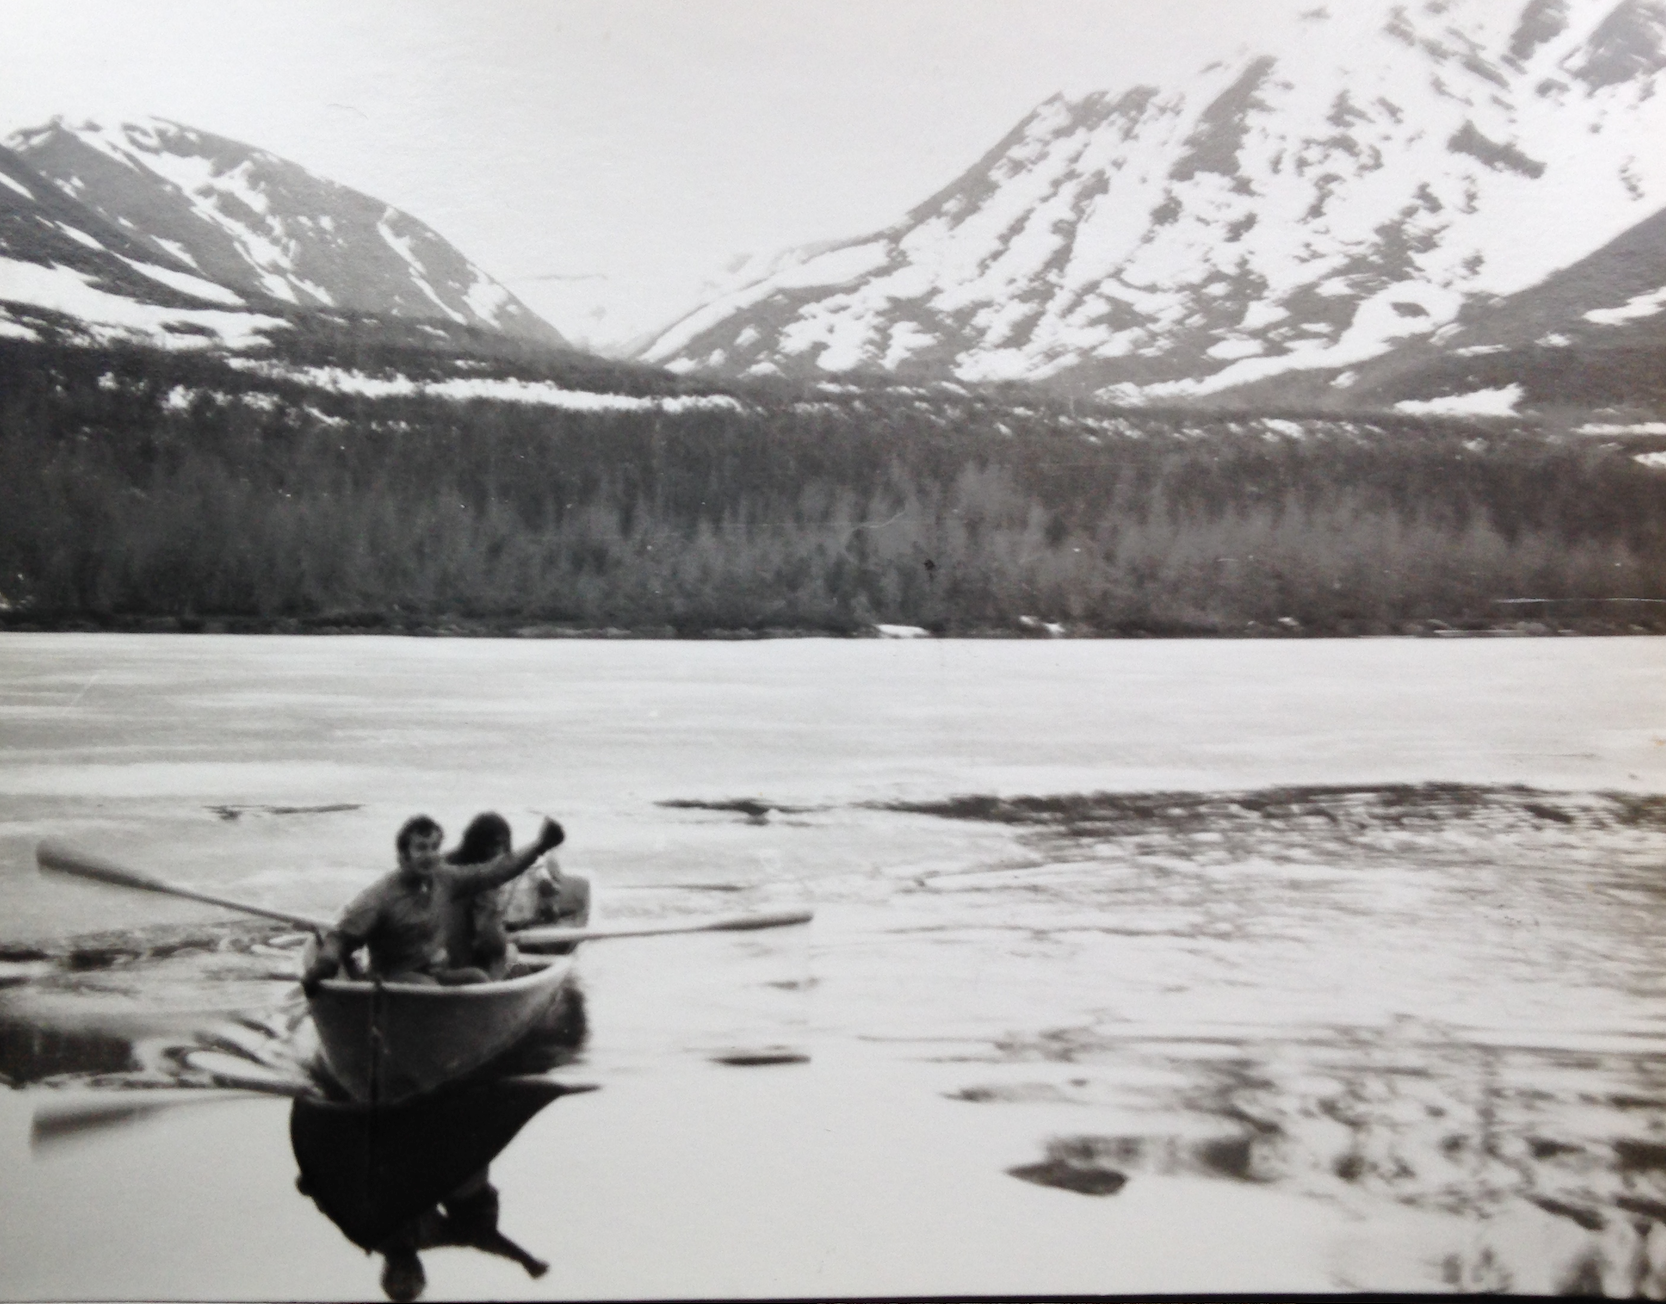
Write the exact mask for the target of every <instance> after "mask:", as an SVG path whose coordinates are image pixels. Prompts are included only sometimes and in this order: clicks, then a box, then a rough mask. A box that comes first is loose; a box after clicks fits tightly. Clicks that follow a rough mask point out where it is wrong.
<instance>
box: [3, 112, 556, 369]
mask: <svg viewBox="0 0 1666 1304" xmlns="http://www.w3.org/2000/svg"><path fill="white" fill-rule="evenodd" d="M6 144H7V146H8V147H9V148H10V149H11V150H12V151H13V152H14V153H15V154H16V155H17V157H18V158H19V159H21V160H22V161H23V162H24V163H25V164H27V165H28V166H29V167H30V168H31V169H33V171H34V172H35V173H36V174H37V175H39V176H41V177H44V178H45V179H46V180H47V181H48V182H49V183H50V184H51V185H52V187H53V188H54V189H55V190H56V191H57V192H58V193H59V194H61V195H62V196H64V197H65V198H68V199H71V200H73V201H75V202H77V203H79V204H80V205H82V206H83V207H84V208H86V209H87V210H89V211H90V212H92V213H94V214H96V215H97V216H98V217H99V218H101V219H103V220H104V221H105V222H106V223H107V224H108V225H109V226H111V227H114V228H116V229H119V230H121V231H122V232H123V233H124V234H125V235H126V236H127V237H128V238H129V239H130V240H132V241H134V242H136V243H137V244H139V245H140V246H142V247H143V248H144V249H145V250H146V256H147V257H148V258H149V259H150V260H151V261H152V262H155V263H159V264H162V263H165V264H167V265H171V266H175V267H178V268H180V269H181V270H183V271H186V272H188V273H190V274H192V275H195V276H197V277H200V278H203V279H205V280H208V281H211V282H214V283H217V284H219V285H221V286H224V287H226V288H227V289H230V290H232V291H234V292H236V293H238V294H239V295H240V296H242V297H244V298H245V299H249V298H253V299H257V300H261V301H266V302H269V303H272V304H288V305H291V306H293V307H297V308H318V309H340V310H346V311H351V312H362V313H372V314H378V315H382V316H389V317H402V318H409V319H413V320H415V319H424V318H427V319H434V320H441V321H446V322H450V323H453V324H456V325H462V326H478V327H484V328H487V329H490V330H495V331H499V332H502V333H505V334H510V335H517V336H521V337H524V338H528V339H532V340H537V341H539V342H542V343H546V344H552V345H563V344H565V340H564V339H563V338H562V336H561V335H560V333H559V332H558V331H556V330H555V328H554V327H552V326H550V325H549V324H548V323H546V322H544V321H543V320H542V319H541V318H539V317H537V316H536V315H535V314H534V313H532V311H531V310H530V309H528V308H527V307H526V306H525V305H524V304H522V303H521V302H520V300H518V299H517V298H515V296H514V295H512V294H511V293H510V292H509V291H508V290H506V289H505V288H504V287H503V286H502V285H500V284H498V283H497V282H496V281H495V280H493V279H492V278H491V277H489V276H487V275H486V274H485V273H484V272H482V271H481V270H480V269H479V268H478V267H476V266H475V265H474V264H473V263H471V262H470V261H469V260H468V259H467V258H466V257H465V256H464V255H462V254H461V253H460V252H459V251H457V250H456V249H455V248H454V247H453V246H451V245H450V244H449V243H448V242H447V241H445V240H444V239H443V238H442V237H441V236H439V235H438V234H437V233H436V232H434V231H433V230H432V228H430V227H428V226H427V225H426V224H424V223H423V222H421V221H420V220H418V219H417V218H414V217H412V216H411V215H409V214H407V213H404V212H403V211H401V210H400V209H397V208H395V207H393V206H392V205H389V204H386V203H383V202H382V201H381V200H378V199H375V198H373V197H371V196H369V195H365V194H363V193H362V192H359V191H356V190H353V189H351V188H350V187H347V186H343V185H340V184H339V183H337V182H334V181H329V180H326V179H324V178H321V177H317V176H315V175H314V174H312V173H311V172H309V171H307V170H306V169H305V168H303V167H301V166H300V165H299V164H296V163H293V162H291V161H289V160H287V159H283V158H280V157H279V156H277V155H275V154H272V153H270V152H268V151H266V150H263V149H258V148H256V147H254V146H250V145H246V144H244V143H242V142H240V141H235V140H232V139H230V138H229V137H225V136H219V135H216V134H214V133H212V132H206V131H200V130H198V129H196V128H193V127H188V126H184V125H182V124H179V123H175V122H171V121H169V120H167V119H163V118H142V119H135V120H128V121H123V122H122V123H120V124H117V125H114V126H104V125H100V124H99V123H97V122H94V121H88V122H83V123H80V124H71V123H69V122H68V121H66V120H65V119H64V118H62V117H58V118H54V119H52V120H51V121H50V122H48V123H46V124H44V125H42V126H40V127H34V128H27V129H24V130H21V131H18V132H14V133H13V134H12V135H11V136H10V137H8V138H7V141H6Z"/></svg>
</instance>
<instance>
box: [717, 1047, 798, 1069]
mask: <svg viewBox="0 0 1666 1304" xmlns="http://www.w3.org/2000/svg"><path fill="white" fill-rule="evenodd" d="M711 1060H712V1063H713V1064H727V1065H729V1066H731V1067H732V1068H743V1069H749V1068H762V1067H765V1066H768V1065H771V1064H808V1063H809V1062H810V1057H809V1056H808V1055H806V1054H804V1053H803V1052H802V1051H796V1050H736V1051H726V1052H724V1053H723V1054H720V1055H713V1056H712V1057H711Z"/></svg>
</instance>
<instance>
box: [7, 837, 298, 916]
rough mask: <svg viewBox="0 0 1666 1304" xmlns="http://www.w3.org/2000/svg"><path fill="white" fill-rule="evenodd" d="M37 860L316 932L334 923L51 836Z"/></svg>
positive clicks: (62, 871) (45, 866) (78, 874)
mask: <svg viewBox="0 0 1666 1304" xmlns="http://www.w3.org/2000/svg"><path fill="white" fill-rule="evenodd" d="M35 863H36V864H37V865H39V866H40V867H41V868H42V869H50V870H55V871H57V872H58V873H60V874H73V875H74V876H75V877H77V878H86V879H91V880H93V881H94V882H98V883H110V884H113V885H114V886H116V887H130V888H136V889H138V890H139V891H141V892H159V893H161V894H162V895H163V896H175V897H183V898H185V900H187V901H201V902H202V903H203V904H204V905H210V906H221V907H224V908H225V909H227V910H241V911H242V912H243V913H244V914H248V915H261V916H263V917H265V918H267V919H280V920H282V921H283V922H284V923H286V924H294V925H296V926H297V927H300V928H309V929H312V930H313V931H314V932H321V931H323V930H326V929H328V928H329V927H330V924H329V922H328V921H326V920H323V919H314V918H312V917H311V916H309V915H295V914H291V913H290V912H289V911H287V910H273V909H271V908H269V907H267V906H257V905H254V904H252V903H251V902H248V901H234V900H232V899H231V898H230V897H223V896H215V895H214V894H213V893H210V892H198V891H197V890H196V889H194V888H189V887H181V886H180V885H179V884H178V883H170V882H168V881H167V880H166V879H160V878H156V877H154V876H152V875H150V874H145V873H142V872H141V871H139V870H136V869H129V868H128V867H127V866H125V865H118V864H117V863H116V862H115V861H113V860H108V859H106V858H105V857H103V856H95V855H93V854H92V853H91V852H88V851H82V850H81V849H80V848H79V847H71V846H69V845H67V844H66V843H62V842H56V841H53V840H50V839H49V840H47V841H45V842H42V843H41V844H40V845H39V846H38V847H36V848H35Z"/></svg>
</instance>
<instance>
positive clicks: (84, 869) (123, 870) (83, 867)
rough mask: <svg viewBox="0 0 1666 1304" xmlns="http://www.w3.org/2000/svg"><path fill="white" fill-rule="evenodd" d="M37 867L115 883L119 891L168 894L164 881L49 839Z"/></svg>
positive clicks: (39, 849)
mask: <svg viewBox="0 0 1666 1304" xmlns="http://www.w3.org/2000/svg"><path fill="white" fill-rule="evenodd" d="M35 864H36V865H38V866H39V867H40V868H41V869H50V870H54V871H56V872H57V873H60V874H73V875H75V877H76V878H90V879H93V880H94V881H96V882H99V883H111V884H114V885H115V886H116V887H134V888H138V889H140V890H141V891H144V892H162V893H166V892H168V885H167V884H166V883H164V882H162V880H161V879H158V878H152V877H151V876H150V875H149V874H143V873H140V872H139V871H138V870H136V869H129V868H128V867H127V866H125V865H118V864H117V863H116V862H115V861H113V860H106V859H105V858H104V857H103V856H95V855H94V854H93V853H92V852H90V851H83V850H82V849H81V848H80V847H72V846H70V845H69V844H68V843H67V842H59V841H58V840H57V839H56V838H48V839H46V841H44V842H42V843H40V845H39V846H37V847H36V848H35Z"/></svg>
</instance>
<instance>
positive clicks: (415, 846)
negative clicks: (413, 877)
mask: <svg viewBox="0 0 1666 1304" xmlns="http://www.w3.org/2000/svg"><path fill="white" fill-rule="evenodd" d="M444 836H445V835H444V834H443V833H438V832H435V833H416V834H412V835H411V838H410V840H409V841H408V842H406V844H405V854H404V856H403V857H401V859H400V862H399V863H400V865H401V866H402V867H403V868H404V869H405V870H406V872H408V873H412V874H422V875H427V874H431V873H432V872H433V870H434V862H435V861H437V860H438V859H439V858H440V842H441V841H442V839H443V838H444Z"/></svg>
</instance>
